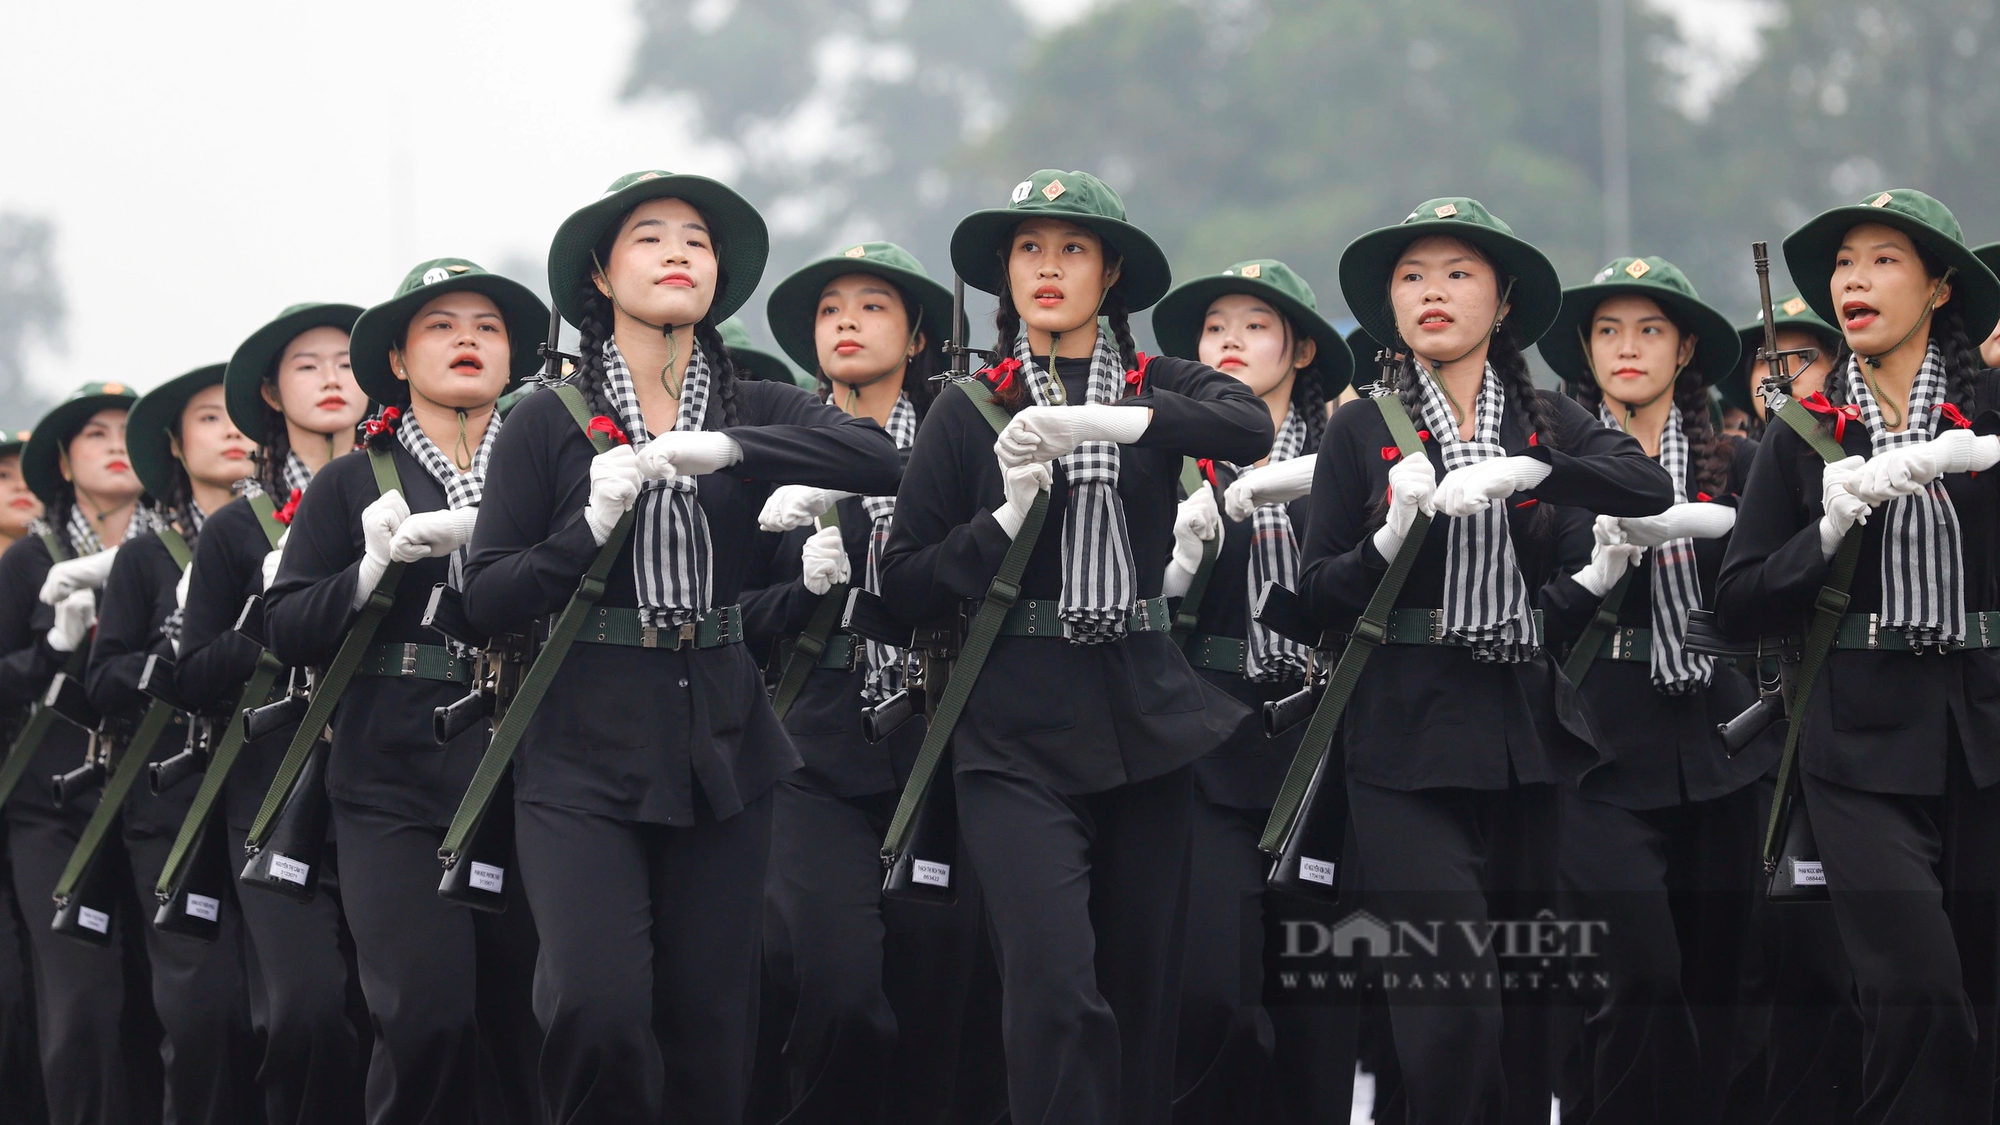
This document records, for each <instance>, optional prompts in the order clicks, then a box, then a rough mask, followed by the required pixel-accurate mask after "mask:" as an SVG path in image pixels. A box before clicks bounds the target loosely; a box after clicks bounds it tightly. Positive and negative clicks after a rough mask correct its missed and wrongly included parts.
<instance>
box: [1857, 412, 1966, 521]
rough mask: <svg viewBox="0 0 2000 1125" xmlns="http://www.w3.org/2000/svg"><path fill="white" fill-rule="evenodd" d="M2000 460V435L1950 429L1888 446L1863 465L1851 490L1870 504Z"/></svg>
mask: <svg viewBox="0 0 2000 1125" xmlns="http://www.w3.org/2000/svg"><path fill="white" fill-rule="evenodd" d="M1995 464H2000V437H1992V436H1988V437H1981V436H1980V435H1978V434H1975V433H1973V432H1972V431H1971V430H1947V431H1945V432H1944V433H1941V434H1939V435H1938V436H1936V437H1934V438H1932V439H1931V440H1929V441H1922V442H1918V443H1916V444H1915V445H1903V446H1898V447H1896V448H1895V449H1890V450H1887V451H1885V452H1883V453H1881V454H1879V455H1877V456H1875V457H1873V458H1871V459H1870V460H1869V461H1868V463H1867V464H1865V465H1863V466H1862V467H1861V470H1860V471H1859V472H1857V473H1856V474H1855V475H1854V479H1853V480H1851V481H1849V482H1848V485H1847V488H1848V491H1850V492H1852V493H1854V494H1855V495H1856V496H1859V497H1861V498H1862V499H1863V500H1866V501H1867V502H1868V503H1870V504H1880V503H1882V502H1883V501H1885V500H1889V499H1891V498H1893V497H1897V496H1908V495H1911V494H1912V493H1916V492H1921V491H1923V489H1924V488H1925V486H1927V485H1929V484H1930V483H1931V482H1932V481H1934V480H1936V479H1937V478H1938V477H1940V476H1942V475H1943V474H1945V473H1963V472H1984V471H1985V470H1987V469H1990V468H1992V467H1993V466H1994V465H1995Z"/></svg>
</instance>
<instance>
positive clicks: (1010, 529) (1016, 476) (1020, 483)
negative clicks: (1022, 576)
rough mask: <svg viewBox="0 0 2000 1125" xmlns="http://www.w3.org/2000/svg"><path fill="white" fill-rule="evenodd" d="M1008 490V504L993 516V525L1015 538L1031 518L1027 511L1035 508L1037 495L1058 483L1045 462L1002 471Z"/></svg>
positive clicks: (1002, 506)
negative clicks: (1025, 522) (994, 523)
mask: <svg viewBox="0 0 2000 1125" xmlns="http://www.w3.org/2000/svg"><path fill="white" fill-rule="evenodd" d="M1000 475H1001V477H1002V478H1003V481H1004V487H1005V488H1006V490H1007V502H1006V503H1005V504H1002V505H1000V510H999V511H997V512H994V513H993V519H994V522H996V523H998V524H999V525H1000V530H1002V531H1004V532H1006V533H1007V538H1009V539H1012V538H1014V537H1015V536H1016V535H1019V534H1021V524H1022V523H1023V522H1024V521H1025V520H1027V518H1028V509H1029V508H1032V507H1034V506H1035V495H1036V494H1037V493H1039V492H1041V491H1042V490H1043V489H1045V488H1047V487H1049V485H1050V484H1052V483H1053V482H1054V481H1055V472H1054V471H1053V470H1051V469H1050V468H1049V466H1048V463H1047V462H1045V461H1037V462H1031V463H1029V464H1026V465H1013V466H1009V467H1007V468H1004V469H1002V470H1000Z"/></svg>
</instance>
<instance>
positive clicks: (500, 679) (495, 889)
mask: <svg viewBox="0 0 2000 1125" xmlns="http://www.w3.org/2000/svg"><path fill="white" fill-rule="evenodd" d="M424 627H425V628H427V629H432V630H435V631H437V632H438V633H440V634H442V635H443V636H445V637H446V638H447V639H449V640H453V641H456V642H458V643H459V644H461V645H464V646H466V647H467V648H472V649H477V650H478V653H479V655H478V656H477V657H475V658H474V661H473V672H472V690H471V691H470V692H468V693H466V695H465V697H464V698H463V699H460V700H459V701H458V702H456V703H452V704H448V705H446V706H443V707H439V708H437V709H436V710H435V711H433V712H431V736H432V737H433V738H435V739H436V740H437V743H438V745H440V746H442V745H444V744H445V743H447V742H450V741H451V740H452V739H454V738H457V737H458V736H459V735H460V734H463V733H464V732H465V731H467V730H469V729H471V728H472V727H473V725H474V724H476V723H478V722H479V721H480V720H482V719H488V718H490V719H492V720H493V721H494V722H495V723H498V722H499V721H500V719H501V718H503V717H505V715H506V714H507V708H508V707H509V706H511V705H512V704H513V702H514V697H515V696H516V695H517V694H519V693H520V690H521V682H522V681H523V680H524V679H525V678H526V677H527V670H528V666H529V665H530V664H531V663H533V661H534V657H535V646H534V642H533V641H532V639H530V638H529V637H526V636H523V635H521V634H519V633H503V634H500V635H498V636H493V637H482V636H480V634H479V631H478V630H477V629H474V628H473V627H472V622H471V620H470V619H468V618H467V617H466V616H465V602H464V598H463V597H462V596H461V595H460V593H459V592H458V591H457V590H454V589H452V588H451V587H450V586H448V585H446V584H444V583H442V582H440V583H438V584H437V585H436V586H433V587H431V600H430V604H429V605H427V606H425V607H424ZM513 854H514V794H513V774H512V772H511V771H510V772H509V773H508V774H507V775H506V776H505V777H503V778H502V779H501V780H500V783H499V785H498V787H497V788H496V789H495V792H494V796H493V801H492V805H491V806H490V807H489V808H488V810H487V813H486V816H485V817H484V818H483V819H482V820H480V822H479V828H478V830H477V831H475V832H474V833H473V834H472V838H471V839H470V840H469V841H467V843H466V847H465V850H464V854H462V855H458V856H455V857H454V859H453V861H452V863H451V864H450V865H449V866H447V867H446V868H445V869H444V877H443V879H441V880H440V881H439V882H438V894H439V895H440V896H441V897H443V898H446V899H449V900H451V901H452V902H456V903H460V904H462V905H465V906H470V907H472V908H473V909H475V910H485V911H490V912H492V913H496V914H497V913H501V912H503V911H505V910H506V909H507V897H506V895H505V894H504V893H503V892H504V888H505V886H506V874H507V868H508V867H510V866H511V865H512V863H513Z"/></svg>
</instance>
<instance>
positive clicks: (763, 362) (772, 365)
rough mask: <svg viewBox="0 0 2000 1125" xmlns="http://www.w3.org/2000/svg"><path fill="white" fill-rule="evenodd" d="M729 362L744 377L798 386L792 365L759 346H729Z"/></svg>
mask: <svg viewBox="0 0 2000 1125" xmlns="http://www.w3.org/2000/svg"><path fill="white" fill-rule="evenodd" d="M729 359H730V362H732V363H734V364H735V365H736V368H737V370H739V371H741V372H743V374H744V377H745V378H750V379H761V380H763V381H764V382H767V383H790V384H791V385H793V386H798V384H799V380H798V377H797V376H795V375H794V374H792V365H791V364H789V363H786V362H785V361H784V360H783V359H781V358H779V357H778V356H775V355H772V354H771V353H770V352H767V351H764V350H762V349H760V348H730V349H729Z"/></svg>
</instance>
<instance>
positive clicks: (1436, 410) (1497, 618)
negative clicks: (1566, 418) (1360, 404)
mask: <svg viewBox="0 0 2000 1125" xmlns="http://www.w3.org/2000/svg"><path fill="white" fill-rule="evenodd" d="M1420 375H1421V377H1422V379H1423V382H1422V387H1423V414H1424V424H1425V425H1426V426H1428V427H1429V428H1430V431H1431V433H1432V434H1434V435H1436V437H1437V440H1438V443H1439V445H1440V446H1441V447H1442V449H1443V452H1444V467H1445V469H1446V471H1450V470H1452V469H1462V468H1464V467H1465V466H1467V465H1476V464H1478V463H1479V462H1481V461H1488V460H1491V459H1493V458H1495V457H1505V456H1507V450H1506V447H1504V446H1502V445H1501V444H1500V418H1501V416H1502V415H1503V414H1504V413H1505V412H1506V409H1507V391H1506V388H1505V387H1503V386H1502V385H1501V383H1500V376H1499V375H1497V374H1495V373H1494V371H1493V368H1492V367H1491V366H1490V365H1489V366H1488V367H1487V368H1486V374H1485V377H1484V378H1483V379H1482V380H1481V381H1480V384H1479V400H1478V402H1477V403H1476V404H1475V405H1474V407H1473V423H1472V440H1471V441H1460V440H1459V438H1458V420H1457V418H1455V417H1454V416H1453V415H1452V412H1451V406H1450V404H1448V403H1447V402H1446V401H1445V396H1444V390H1443V388H1441V387H1439V386H1438V384H1437V380H1436V379H1435V378H1434V377H1432V376H1431V375H1429V374H1428V373H1423V372H1420ZM1449 543H1450V546H1449V548H1448V549H1447V551H1446V552H1445V564H1444V631H1445V636H1446V638H1448V639H1450V640H1452V641H1454V642H1457V643H1460V644H1465V645H1469V646H1471V648H1472V657H1473V659H1474V660H1479V661H1483V662H1486V663H1510V664H1512V663H1520V662H1521V661H1525V660H1528V659H1530V658H1532V657H1533V656H1534V654H1535V649H1536V644H1537V641H1538V638H1537V637H1536V636H1535V617H1534V612H1533V607H1532V606H1531V605H1530V604H1529V601H1528V583H1527V581H1526V580H1525V579H1523V578H1522V577H1521V567H1520V564H1519V563H1518V562H1517V561H1516V560H1515V557H1514V537H1513V535H1512V534H1511V532H1510V530H1509V527H1508V523H1507V501H1506V499H1505V498H1502V499H1498V500H1494V501H1493V502H1491V503H1489V504H1488V505H1486V509H1485V510H1484V511H1481V512H1475V513H1473V514H1472V515H1469V516H1459V517H1455V518H1453V519H1452V520H1451V538H1450V541H1449Z"/></svg>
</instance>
